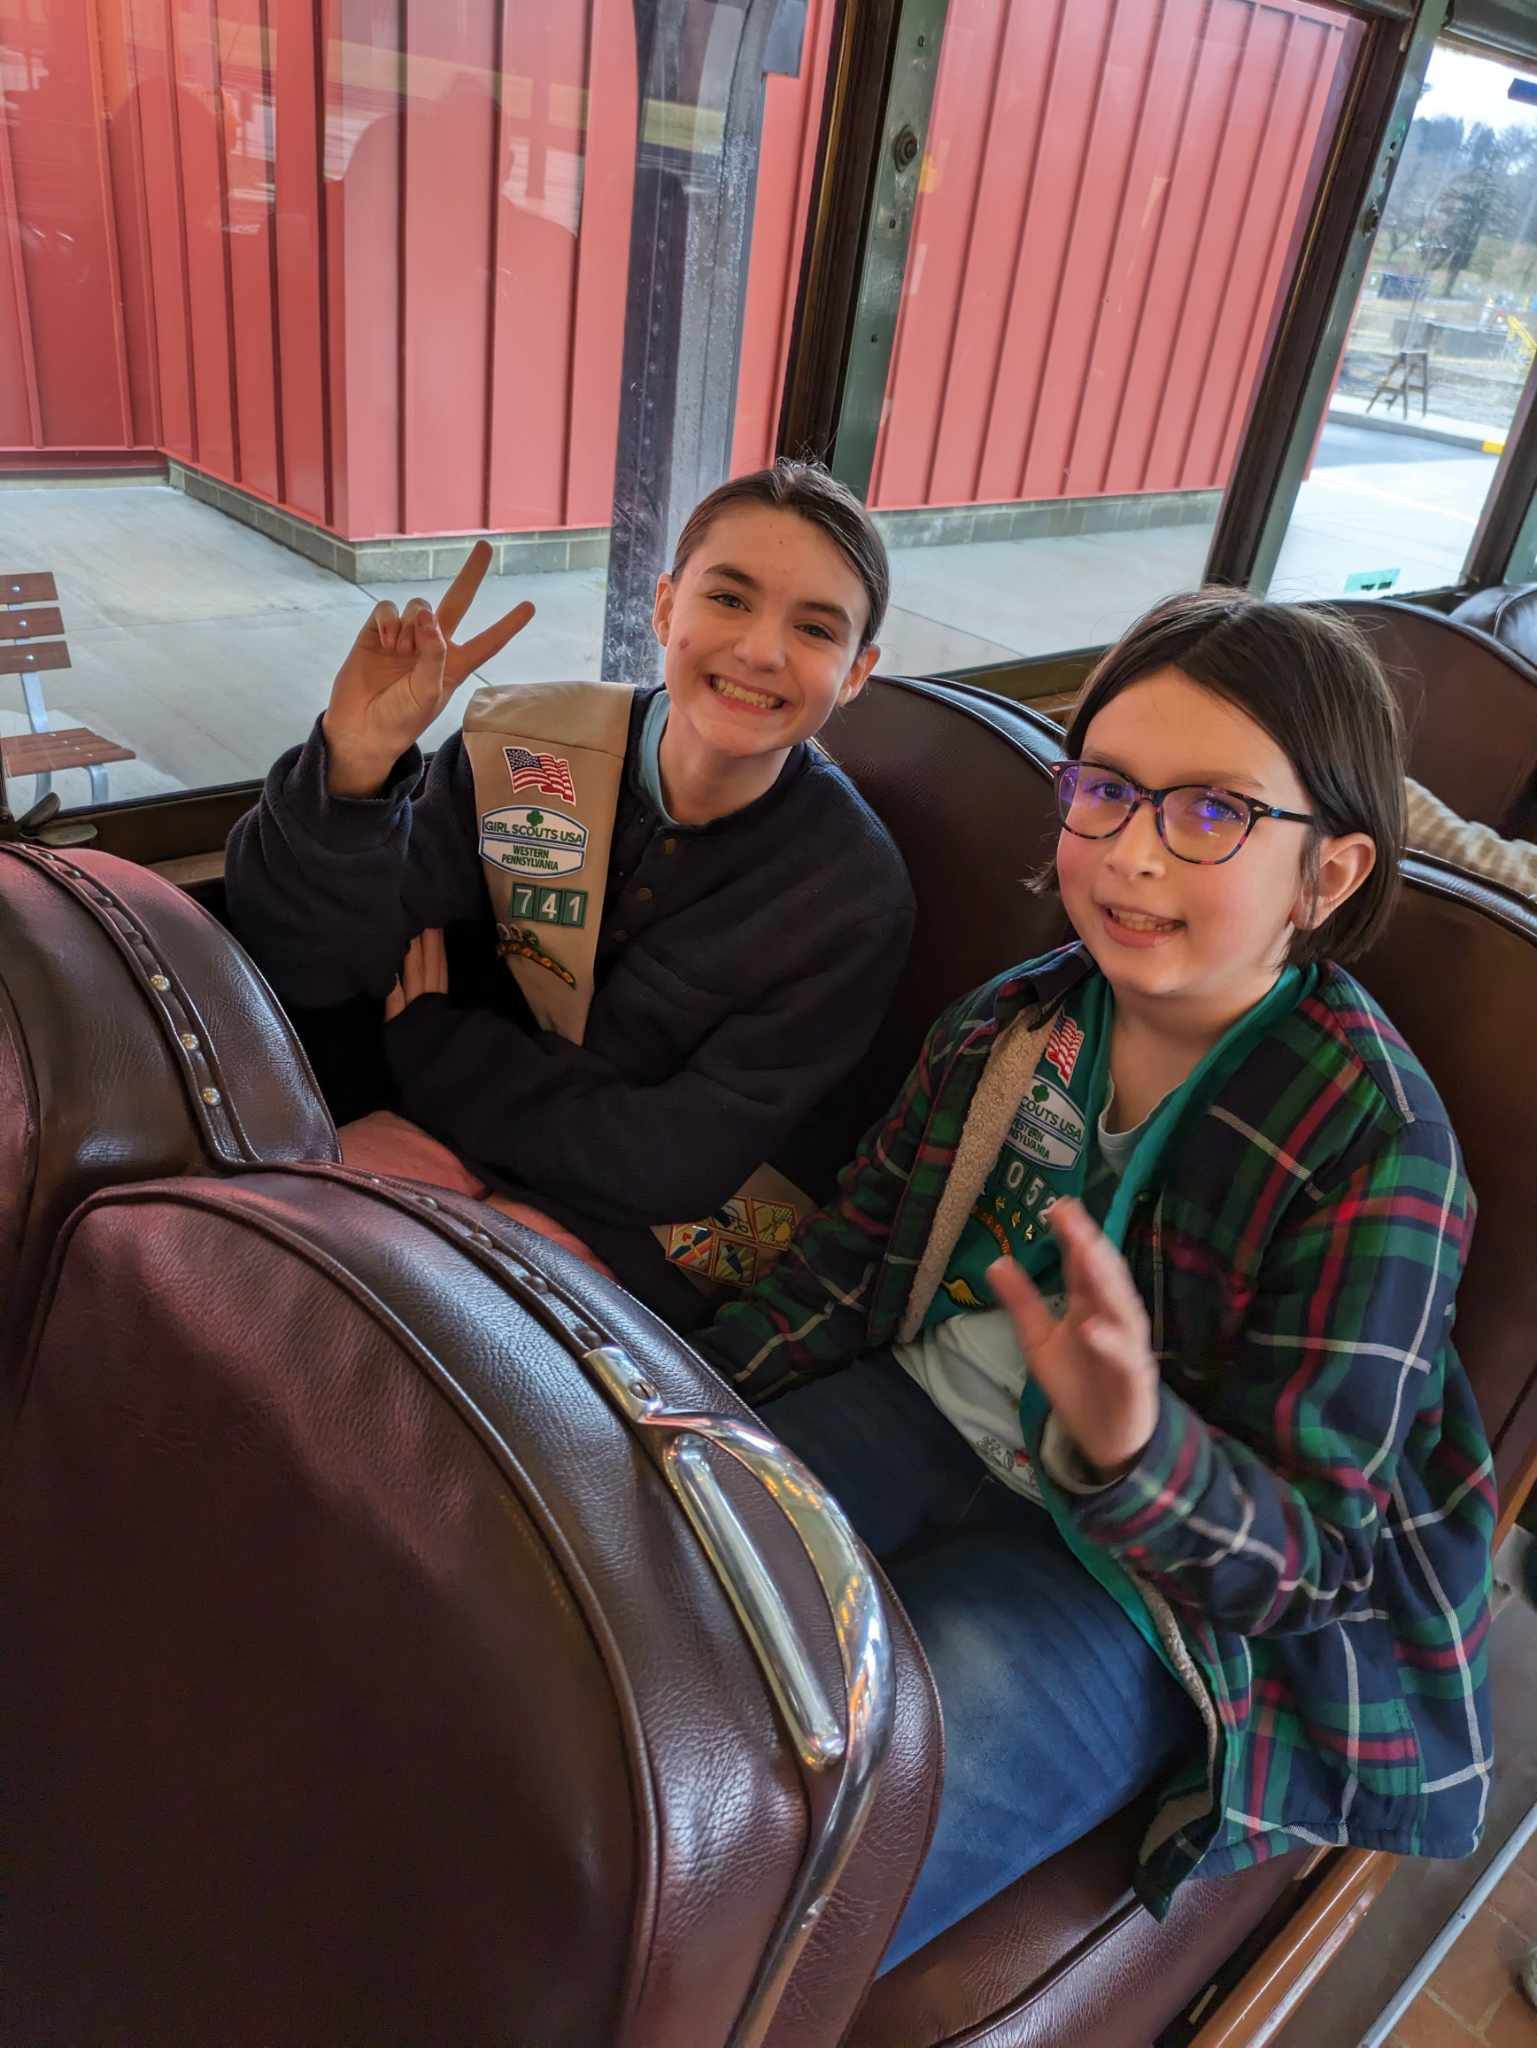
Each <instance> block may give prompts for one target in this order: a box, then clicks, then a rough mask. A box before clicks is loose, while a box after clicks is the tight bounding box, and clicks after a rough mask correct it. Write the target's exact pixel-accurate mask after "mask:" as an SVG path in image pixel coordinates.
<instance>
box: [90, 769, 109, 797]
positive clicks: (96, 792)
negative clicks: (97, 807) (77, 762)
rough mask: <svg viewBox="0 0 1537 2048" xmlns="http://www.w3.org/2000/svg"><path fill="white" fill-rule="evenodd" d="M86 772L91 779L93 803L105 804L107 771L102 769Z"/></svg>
mask: <svg viewBox="0 0 1537 2048" xmlns="http://www.w3.org/2000/svg"><path fill="white" fill-rule="evenodd" d="M85 772H86V774H87V775H89V776H90V778H91V802H92V803H93V804H104V803H105V802H106V801H107V771H106V769H105V768H100V767H98V768H87V769H86V771H85Z"/></svg>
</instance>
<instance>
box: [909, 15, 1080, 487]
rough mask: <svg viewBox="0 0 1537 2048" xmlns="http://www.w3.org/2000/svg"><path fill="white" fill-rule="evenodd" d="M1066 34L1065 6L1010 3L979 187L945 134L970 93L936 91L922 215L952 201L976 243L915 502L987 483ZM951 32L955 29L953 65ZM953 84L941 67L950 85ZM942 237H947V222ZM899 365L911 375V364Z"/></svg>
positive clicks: (982, 103) (979, 81) (989, 82)
mask: <svg viewBox="0 0 1537 2048" xmlns="http://www.w3.org/2000/svg"><path fill="white" fill-rule="evenodd" d="M979 12H980V10H979ZM956 25H957V26H961V25H962V23H960V22H957V24H956ZM1060 33H1061V10H1060V9H1058V10H1056V11H1055V12H1054V13H1052V14H1051V15H1050V16H1049V18H1048V19H1046V20H1045V21H1042V20H1041V19H1040V16H1039V14H1038V12H1037V8H1036V4H1035V0H1008V4H1007V5H1006V6H1005V7H1004V9H1003V10H1002V20H1001V23H1000V35H999V41H998V46H997V54H996V60H995V61H994V62H993V63H992V64H991V66H990V68H989V71H988V72H987V73H986V74H985V75H983V76H981V77H977V78H974V80H973V81H972V83H971V86H970V90H971V92H972V93H973V94H974V98H973V100H972V102H971V104H973V105H974V106H975V107H976V108H977V109H978V113H979V114H981V113H982V110H984V109H985V118H980V119H978V120H977V122H976V126H977V128H978V130H979V132H982V133H984V134H985V147H984V149H983V153H982V156H981V160H980V163H979V165H978V170H977V174H976V183H975V188H974V190H973V191H971V192H968V191H967V189H966V180H965V179H958V178H955V177H953V176H952V172H951V151H952V148H953V142H952V141H949V140H947V139H946V137H947V135H948V136H950V137H953V136H954V134H955V131H956V129H957V128H960V129H961V131H962V132H964V130H965V128H966V126H967V125H968V123H967V119H966V112H965V109H966V100H965V98H964V96H963V97H962V99H961V106H960V109H959V110H958V115H959V118H957V116H956V115H953V114H952V113H951V95H950V94H949V93H948V92H947V93H946V96H945V99H944V101H943V103H940V102H939V101H938V97H937V96H936V106H937V109H938V111H939V112H940V114H941V115H942V122H943V125H942V126H941V125H938V124H936V125H935V126H934V127H932V128H931V130H930V137H931V148H930V153H929V162H928V164H927V165H926V166H925V172H924V179H925V187H926V189H925V193H924V197H923V199H922V201H921V210H922V218H923V219H924V221H925V222H926V221H927V219H928V213H929V209H930V208H931V207H932V208H933V209H934V210H935V211H936V213H937V212H938V210H939V209H940V208H941V207H944V206H947V205H948V206H949V207H950V208H951V209H953V211H952V213H951V218H952V219H953V220H954V221H955V223H956V226H957V228H959V226H960V224H961V221H962V220H963V219H964V222H965V232H966V237H967V242H968V248H967V255H966V265H965V270H964V273H963V277H962V281H961V289H960V294H959V297H958V299H957V301H956V303H955V304H954V306H953V307H952V308H951V312H950V328H951V334H952V341H951V345H950V350H949V358H948V366H947V371H946V376H945V381H944V385H943V387H942V388H941V389H940V390H938V391H936V392H935V394H934V397H935V400H936V403H937V407H938V411H937V414H936V418H935V420H934V423H933V426H932V428H931V430H930V433H929V441H930V445H931V447H932V450H933V460H932V466H931V469H930V471H929V473H928V474H927V475H926V476H925V477H924V478H923V479H922V480H921V482H919V483H918V488H919V489H920V490H921V491H922V492H923V494H924V495H923V497H920V498H919V499H918V500H917V501H916V502H919V503H922V502H924V500H925V498H926V499H927V500H928V501H929V502H932V503H935V504H966V503H968V502H970V501H971V500H973V499H975V498H976V497H977V496H978V494H979V492H980V489H981V476H982V464H983V456H984V451H985V449H986V447H987V443H988V429H989V424H990V420H991V415H992V410H993V398H994V393H995V389H996V386H997V382H998V373H999V365H1000V360H1001V354H1002V348H1003V336H1004V331H1005V328H1006V326H1007V323H1008V317H1009V305H1010V301H1011V298H1012V294H1013V286H1014V263H1015V258H1016V252H1017V251H1018V249H1019V246H1020V242H1021V239H1022V237H1023V234H1024V226H1025V208H1026V202H1027V199H1028V197H1029V191H1030V184H1031V179H1032V175H1033V169H1034V165H1035V162H1036V159H1037V155H1038V152H1039V151H1040V148H1041V144H1042V128H1043V121H1044V115H1045V101H1044V97H1043V94H1042V90H1041V87H1042V83H1043V81H1044V79H1045V78H1046V76H1047V67H1048V65H1049V63H1050V61H1051V58H1052V55H1053V54H1054V52H1055V49H1056V44H1057V39H1058V37H1059V35H1060ZM949 35H950V29H949V28H948V27H947V29H946V46H945V63H946V65H948V59H949V50H950V45H949ZM968 68H969V67H968ZM946 82H947V81H946V78H945V74H944V71H943V70H942V71H941V76H940V87H941V90H943V89H944V88H945V86H946ZM957 86H958V89H959V90H960V92H961V93H962V95H964V93H965V91H966V88H965V87H962V86H960V82H959V80H958V81H957ZM926 232H927V230H926V229H925V233H926ZM934 239H936V240H938V241H940V242H941V243H942V242H943V240H944V230H943V228H940V229H939V231H938V232H937V233H936V235H935V237H934ZM893 367H894V370H896V372H897V373H898V374H899V375H905V364H902V363H900V362H899V363H897V364H895V365H894V366H893ZM892 388H893V406H892V421H893V434H894V436H895V437H896V438H897V439H898V440H899V441H900V440H905V438H906V435H907V431H908V430H907V428H906V427H905V426H904V425H902V424H901V421H900V419H899V411H900V407H899V404H898V402H897V393H898V389H899V387H898V385H897V384H896V383H895V382H894V383H893V387H892ZM905 392H906V397H907V402H908V404H909V405H912V404H915V403H920V402H921V397H920V392H921V387H920V386H918V385H917V384H915V383H914V382H913V381H910V380H909V381H908V382H907V383H906V386H905ZM885 488H886V485H885V482H884V478H883V481H882V489H883V490H884V489H885ZM894 496H895V494H894Z"/></svg>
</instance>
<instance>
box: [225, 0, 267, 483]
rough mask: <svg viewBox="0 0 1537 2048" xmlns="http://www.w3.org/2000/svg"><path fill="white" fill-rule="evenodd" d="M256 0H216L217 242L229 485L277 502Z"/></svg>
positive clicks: (263, 56) (263, 94) (262, 52)
mask: <svg viewBox="0 0 1537 2048" xmlns="http://www.w3.org/2000/svg"><path fill="white" fill-rule="evenodd" d="M263 12H264V7H263V0H217V6H216V9H215V14H214V26H215V34H216V41H215V44H214V49H213V58H214V83H215V89H216V94H217V98H218V101H219V104H220V105H221V106H222V108H223V110H224V119H223V122H222V123H221V140H222V142H223V145H224V148H223V164H222V167H221V174H222V179H223V217H224V244H225V249H226V252H227V268H228V279H229V325H230V339H231V356H232V361H233V366H234V405H235V421H236V431H235V437H234V438H235V446H236V448H237V450H238V451H239V462H240V469H239V473H238V475H237V476H236V478H235V481H236V482H237V483H239V484H242V485H244V486H245V488H246V489H247V490H252V491H259V492H260V493H261V494H262V495H263V496H264V497H268V498H274V499H276V498H281V496H282V494H283V493H282V479H281V477H280V475H279V471H278V395H277V383H278V366H277V354H276V349H275V346H274V335H273V313H274V306H273V294H272V273H273V248H272V186H271V177H272V139H271V138H272V128H271V117H272V94H271V85H270V81H269V76H268V62H269V51H268V47H267V38H266V37H265V35H264V34H263V21H262V15H263Z"/></svg>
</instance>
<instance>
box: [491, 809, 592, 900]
mask: <svg viewBox="0 0 1537 2048" xmlns="http://www.w3.org/2000/svg"><path fill="white" fill-rule="evenodd" d="M586 853H587V827H586V826H585V825H584V824H583V823H582V822H581V820H580V819H579V818H569V817H567V815H566V813H565V812H564V811H542V810H540V809H539V808H538V807H537V806H536V805H529V804H508V805H506V806H504V807H503V808H502V809H501V810H499V811H486V812H485V813H484V814H483V815H482V817H481V820H480V857H481V859H482V860H483V861H485V862H486V864H487V865H488V866H489V867H493V868H501V869H502V870H503V872H504V873H506V874H509V875H527V876H529V877H531V878H532V879H533V880H534V881H536V882H542V881H546V880H552V879H554V878H555V877H556V876H558V875H574V874H575V873H576V871H577V869H578V868H579V867H580V866H581V865H582V862H583V860H584V859H585V857H586Z"/></svg>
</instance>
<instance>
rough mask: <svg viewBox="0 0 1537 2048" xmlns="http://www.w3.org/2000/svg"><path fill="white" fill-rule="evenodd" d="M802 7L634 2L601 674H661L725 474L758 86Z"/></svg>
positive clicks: (798, 33)
mask: <svg viewBox="0 0 1537 2048" xmlns="http://www.w3.org/2000/svg"><path fill="white" fill-rule="evenodd" d="M805 25H806V0H635V37H636V54H637V69H638V74H639V79H640V110H639V121H638V126H637V141H636V167H635V204H634V210H633V213H632V215H631V223H630V268H629V291H628V299H627V303H626V308H625V330H624V368H623V373H622V384H621V389H620V399H619V446H618V451H617V460H616V463H615V469H614V510H613V521H612V527H611V531H610V540H609V563H608V596H607V605H606V610H605V615H604V622H603V674H604V675H605V676H611V677H614V678H616V679H618V680H621V681H624V682H641V681H644V680H645V679H646V678H647V677H649V676H651V675H654V674H655V673H656V669H657V665H658V649H657V646H656V642H655V639H654V637H653V635H652V631H651V612H652V606H653V602H654V599H655V592H656V578H657V572H658V570H659V569H662V568H664V567H666V566H668V564H669V563H670V561H671V558H672V549H673V546H674V544H675V543H676V540H677V537H678V534H679V532H680V530H681V528H682V526H683V522H684V520H685V519H686V518H687V516H688V514H689V512H690V511H691V510H692V509H693V507H694V505H695V504H696V503H697V502H698V501H699V499H700V498H701V497H703V496H704V494H705V493H706V492H707V491H709V490H712V489H713V488H714V487H715V485H716V484H718V483H721V482H723V481H724V480H725V477H726V475H727V472H728V469H729V467H730V462H731V441H732V433H733V429H734V426H735V416H736V390H737V365H738V361H739V358H740V354H741V342H742V325H743V317H744V313H745V308H746V300H747V266H748V256H749V253H750V250H751V245H752V223H753V199H754V194H755V191H756V187H757V178H758V153H759V144H760V141H761V137H762V130H763V82H764V79H765V77H766V76H767V75H768V74H769V73H770V72H782V73H785V74H787V75H791V76H793V75H794V74H795V73H796V72H798V71H799V69H800V64H801V53H802V48H803V45H804V41H805Z"/></svg>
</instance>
